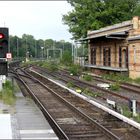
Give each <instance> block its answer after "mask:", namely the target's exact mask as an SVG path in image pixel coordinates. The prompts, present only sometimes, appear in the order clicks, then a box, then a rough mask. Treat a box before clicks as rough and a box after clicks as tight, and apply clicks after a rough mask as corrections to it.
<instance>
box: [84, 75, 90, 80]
mask: <svg viewBox="0 0 140 140" xmlns="http://www.w3.org/2000/svg"><path fill="white" fill-rule="evenodd" d="M83 79H84V80H85V81H92V76H91V75H83Z"/></svg>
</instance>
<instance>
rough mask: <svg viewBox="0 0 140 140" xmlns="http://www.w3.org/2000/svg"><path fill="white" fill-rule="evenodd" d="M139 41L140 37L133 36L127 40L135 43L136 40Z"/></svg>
mask: <svg viewBox="0 0 140 140" xmlns="http://www.w3.org/2000/svg"><path fill="white" fill-rule="evenodd" d="M138 39H140V35H136V36H131V37H129V38H127V40H128V41H134V40H138Z"/></svg>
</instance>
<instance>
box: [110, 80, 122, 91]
mask: <svg viewBox="0 0 140 140" xmlns="http://www.w3.org/2000/svg"><path fill="white" fill-rule="evenodd" d="M110 89H111V90H114V91H118V90H120V84H119V82H116V83H114V84H111V85H110Z"/></svg>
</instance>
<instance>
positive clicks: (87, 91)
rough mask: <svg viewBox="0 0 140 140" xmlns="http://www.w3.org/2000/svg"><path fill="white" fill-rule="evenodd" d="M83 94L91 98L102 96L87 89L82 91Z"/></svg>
mask: <svg viewBox="0 0 140 140" xmlns="http://www.w3.org/2000/svg"><path fill="white" fill-rule="evenodd" d="M83 93H85V94H86V95H88V96H91V97H98V96H102V94H101V93H99V92H93V91H91V90H90V89H89V88H86V89H85V90H84V91H83Z"/></svg>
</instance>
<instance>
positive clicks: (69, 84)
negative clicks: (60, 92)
mask: <svg viewBox="0 0 140 140" xmlns="http://www.w3.org/2000/svg"><path fill="white" fill-rule="evenodd" d="M67 87H68V88H70V87H72V88H73V87H75V85H74V84H73V83H72V82H68V83H67Z"/></svg>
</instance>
